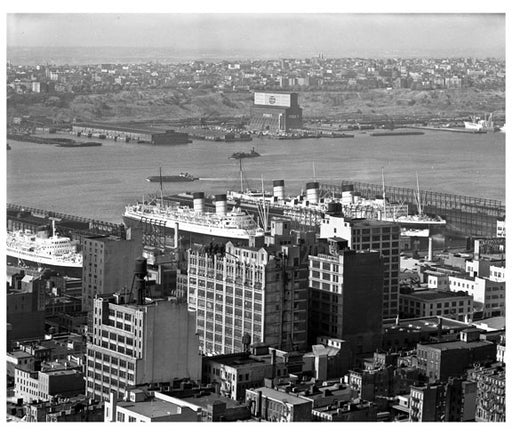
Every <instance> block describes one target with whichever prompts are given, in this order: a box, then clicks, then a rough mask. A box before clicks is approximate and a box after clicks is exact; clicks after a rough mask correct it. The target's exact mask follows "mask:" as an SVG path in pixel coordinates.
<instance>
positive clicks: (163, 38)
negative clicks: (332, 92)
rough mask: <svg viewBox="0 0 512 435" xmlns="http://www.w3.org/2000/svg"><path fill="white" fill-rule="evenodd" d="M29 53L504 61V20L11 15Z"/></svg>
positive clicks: (10, 37) (12, 45)
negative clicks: (129, 51) (93, 50)
mask: <svg viewBox="0 0 512 435" xmlns="http://www.w3.org/2000/svg"><path fill="white" fill-rule="evenodd" d="M6 21H7V47H8V49H9V54H8V58H9V56H10V54H11V53H12V52H13V51H16V49H17V48H22V47H45V48H49V49H51V48H57V47H66V48H71V47H76V48H80V47H83V48H90V47H125V48H126V47H137V48H143V47H147V48H159V49H166V50H167V54H168V55H170V56H172V55H175V56H176V57H179V56H180V55H182V54H183V53H190V54H197V55H199V56H200V55H210V56H214V57H217V58H222V57H226V58H232V57H233V56H234V55H239V56H240V57H246V58H247V57H252V58H272V57H283V56H290V57H292V56H293V57H301V56H303V57H306V56H313V55H318V54H320V53H323V54H325V55H326V56H329V57H345V56H346V57H356V56H357V57H387V56H403V57H421V56H429V57H435V56H471V57H498V58H504V57H505V14H504V13H491V14H484V13H474V14H447V13H428V14H389V13H385V14H345V13H343V14H341V13H332V14H314V13H305V14H263V13H257V14H239V13H236V14H228V13H221V14H210V13H208V14H197V13H194V14H125V13H123V14H98V13H89V14H83V13H73V14H53V13H52V14H46V13H45V14H33V13H29V14H7V20H6Z"/></svg>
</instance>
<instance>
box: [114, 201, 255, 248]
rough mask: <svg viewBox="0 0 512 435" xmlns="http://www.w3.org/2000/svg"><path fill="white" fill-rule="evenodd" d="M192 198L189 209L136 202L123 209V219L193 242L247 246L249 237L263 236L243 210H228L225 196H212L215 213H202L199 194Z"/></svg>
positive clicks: (169, 204) (168, 204) (202, 205)
mask: <svg viewBox="0 0 512 435" xmlns="http://www.w3.org/2000/svg"><path fill="white" fill-rule="evenodd" d="M186 196H187V195H183V197H184V199H190V198H189V197H190V195H188V198H185V197H186ZM192 199H193V207H188V206H184V205H180V204H179V203H178V202H176V201H169V202H165V201H164V200H162V199H160V200H154V201H151V202H145V201H142V202H138V203H137V204H133V205H128V206H127V207H126V210H125V212H124V215H123V218H124V220H125V221H127V222H126V223H127V224H128V225H130V221H131V222H133V221H135V222H140V221H146V222H153V223H154V224H157V225H159V226H163V227H165V228H169V229H171V230H172V231H173V232H174V233H175V235H176V234H179V235H180V237H186V236H189V238H190V239H191V240H192V239H193V241H196V242H199V241H203V242H208V241H215V242H219V241H228V240H234V241H237V240H238V241H243V242H246V243H248V241H249V239H250V238H254V237H263V236H264V231H263V229H261V228H260V227H259V226H258V225H257V224H256V222H255V221H254V219H253V218H252V216H250V215H249V214H247V213H246V212H245V211H242V210H241V209H240V208H239V207H233V208H232V210H231V211H228V207H227V198H226V195H225V194H221V195H216V196H215V212H210V211H206V210H205V206H204V193H203V192H196V193H194V194H193V195H192Z"/></svg>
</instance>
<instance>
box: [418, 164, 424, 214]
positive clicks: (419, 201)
mask: <svg viewBox="0 0 512 435" xmlns="http://www.w3.org/2000/svg"><path fill="white" fill-rule="evenodd" d="M416 188H417V189H418V214H419V215H422V214H423V211H422V210H421V196H420V181H419V178H418V172H417V171H416Z"/></svg>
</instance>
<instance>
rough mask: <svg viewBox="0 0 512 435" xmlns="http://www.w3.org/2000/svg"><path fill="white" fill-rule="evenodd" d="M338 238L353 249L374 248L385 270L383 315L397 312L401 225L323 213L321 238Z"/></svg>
mask: <svg viewBox="0 0 512 435" xmlns="http://www.w3.org/2000/svg"><path fill="white" fill-rule="evenodd" d="M329 237H340V238H343V239H345V240H347V241H348V247H349V248H350V249H353V250H355V251H367V250H372V251H377V252H379V254H380V255H381V257H382V261H383V269H384V282H383V301H382V318H383V320H384V319H389V318H393V319H394V318H396V316H397V314H398V294H399V291H398V289H399V284H398V281H399V279H398V274H399V271H400V248H399V239H400V226H399V225H398V224H395V223H392V222H382V221H373V220H366V219H348V218H344V217H338V216H330V215H326V216H325V218H324V219H323V220H322V223H321V226H320V238H321V239H327V238H329Z"/></svg>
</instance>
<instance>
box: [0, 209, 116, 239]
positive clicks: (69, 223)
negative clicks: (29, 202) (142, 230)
mask: <svg viewBox="0 0 512 435" xmlns="http://www.w3.org/2000/svg"><path fill="white" fill-rule="evenodd" d="M28 215H30V216H28ZM50 218H55V219H58V221H57V222H56V226H57V229H58V230H59V231H61V232H62V233H63V234H73V235H74V236H86V235H91V234H111V235H115V236H119V237H123V236H124V234H125V228H124V226H123V225H120V224H115V223H112V222H106V221H100V220H95V219H90V218H84V217H81V216H74V215H70V214H66V213H61V212H58V211H52V210H43V209H40V208H36V207H28V206H24V205H19V204H10V203H8V204H7V220H8V221H9V220H11V221H17V222H19V224H21V226H20V225H16V226H17V227H19V229H24V228H28V227H30V226H34V225H36V226H37V225H39V226H41V225H46V224H49V222H50ZM24 221H27V222H26V223H27V225H23V223H24ZM28 221H30V222H28ZM59 221H60V222H59Z"/></svg>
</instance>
